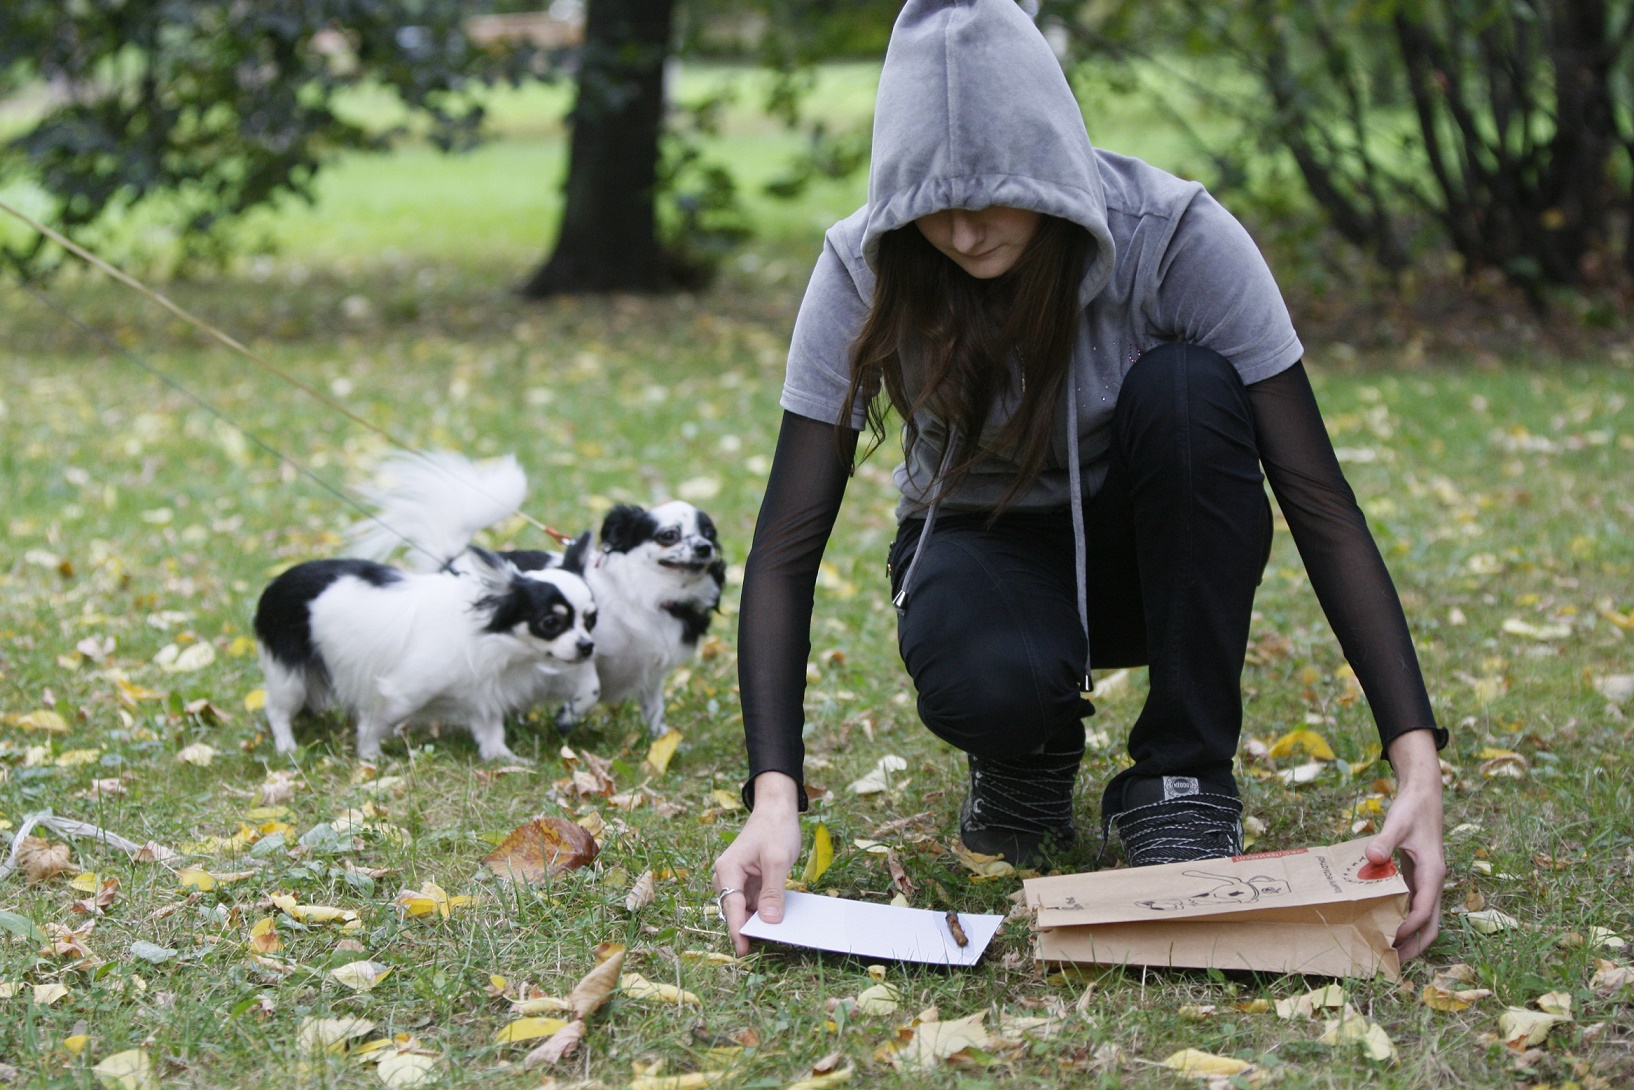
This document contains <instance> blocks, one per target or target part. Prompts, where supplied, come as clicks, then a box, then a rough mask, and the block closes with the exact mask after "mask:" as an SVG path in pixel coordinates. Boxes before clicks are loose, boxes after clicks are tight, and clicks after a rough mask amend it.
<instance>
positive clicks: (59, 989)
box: [34, 983, 68, 1007]
mask: <svg viewBox="0 0 1634 1090" xmlns="http://www.w3.org/2000/svg"><path fill="white" fill-rule="evenodd" d="M67 994H68V987H67V985H65V984H57V983H52V984H36V985H34V1005H35V1006H37V1007H49V1006H51V1005H53V1004H55V1003H56V1002H57V1000H59V999H61V998H62V997H63V996H65V995H67Z"/></svg>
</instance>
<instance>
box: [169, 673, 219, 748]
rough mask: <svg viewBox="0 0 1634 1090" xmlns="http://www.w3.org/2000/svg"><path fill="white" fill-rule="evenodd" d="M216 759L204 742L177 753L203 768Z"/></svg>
mask: <svg viewBox="0 0 1634 1090" xmlns="http://www.w3.org/2000/svg"><path fill="white" fill-rule="evenodd" d="M200 646H206V645H200ZM215 759H216V751H215V750H214V749H211V748H210V747H209V746H207V745H205V744H204V743H203V742H194V743H193V744H192V745H190V746H186V747H185V748H183V749H182V750H181V752H179V753H177V754H176V760H178V761H181V762H183V763H185V764H190V765H198V766H199V767H201V768H202V767H204V766H205V765H208V764H210V763H211V762H212V761H214V760H215Z"/></svg>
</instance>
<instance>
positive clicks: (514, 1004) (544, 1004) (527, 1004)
mask: <svg viewBox="0 0 1634 1090" xmlns="http://www.w3.org/2000/svg"><path fill="white" fill-rule="evenodd" d="M572 1009H573V1005H572V1004H571V1003H569V1002H568V1001H567V1000H565V999H563V998H562V997H560V996H555V995H541V996H538V997H536V998H533V999H513V1000H511V1013H512V1014H518V1015H523V1014H548V1013H551V1012H553V1011H559V1012H561V1013H563V1014H565V1013H567V1012H569V1011H571V1010H572Z"/></svg>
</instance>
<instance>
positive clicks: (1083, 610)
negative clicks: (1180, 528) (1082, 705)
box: [891, 372, 1095, 693]
mask: <svg viewBox="0 0 1634 1090" xmlns="http://www.w3.org/2000/svg"><path fill="white" fill-rule="evenodd" d="M956 441H957V436H956V435H955V433H954V432H953V429H951V428H949V429H948V437H947V449H946V451H944V452H943V454H942V464H941V465H940V466H938V467H937V469H936V480H937V481H940V480H941V479H942V477H943V475H944V474H945V473H947V468H948V465H949V464H950V463H951V462H952V461H953V448H954V445H955V442H956ZM1067 481H1068V491H1070V492H1071V494H1072V496H1071V503H1072V554H1073V557H1074V560H1075V563H1074V565H1073V567H1074V572H1073V574H1074V576H1075V578H1074V582H1075V583H1076V585H1077V589H1078V624H1079V625H1080V626H1081V627H1082V628H1083V630H1084V680H1083V681H1082V683H1081V684H1080V686H1079V691H1081V692H1084V693H1092V692H1094V691H1095V679H1094V677H1093V676H1091V674H1090V669H1089V664H1090V658H1091V656H1090V650H1089V588H1088V586H1087V585H1086V583H1085V579H1086V578H1087V577H1088V573H1087V571H1086V569H1087V567H1088V565H1089V545H1088V542H1087V540H1086V539H1085V534H1084V496H1083V491H1082V489H1083V483H1082V476H1081V471H1080V469H1079V466H1078V383H1077V380H1076V377H1075V376H1074V375H1072V374H1071V373H1070V372H1069V373H1068V375H1067ZM940 506H941V504H940V502H939V501H938V502H934V503H932V504H931V505H930V508H929V510H927V511H926V512H925V525H924V526H923V527H922V528H921V529H920V531H919V542H918V544H917V545H916V546H915V547H914V551H913V559H912V560H910V561H908V570H907V571H905V572H903V573H902V586H901V589H899V590H898V591H897V592H896V597H895V598H893V599H891V604H892V605H894V606H896V611H897V613H898V614H901V613H902V612H903V611H904V610H906V609H907V608H908V588H909V586H910V585H911V584H912V583H913V573H914V569H916V568H918V567H919V559H920V557H922V556H924V555H925V545H926V543H927V542H929V541H930V535H931V530H932V529H933V528H934V527H935V526H936V512H937V510H938V508H940Z"/></svg>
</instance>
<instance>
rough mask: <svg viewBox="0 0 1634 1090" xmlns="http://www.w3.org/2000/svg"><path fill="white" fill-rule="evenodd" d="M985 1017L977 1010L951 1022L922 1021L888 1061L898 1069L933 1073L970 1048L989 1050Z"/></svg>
mask: <svg viewBox="0 0 1634 1090" xmlns="http://www.w3.org/2000/svg"><path fill="white" fill-rule="evenodd" d="M986 1017H987V1012H986V1011H978V1012H977V1013H975V1014H972V1015H969V1016H968V1017H965V1018H958V1019H955V1020H954V1021H951V1022H942V1021H938V1020H936V1019H934V1018H931V1019H922V1020H921V1021H920V1022H919V1024H918V1025H916V1026H915V1027H913V1037H912V1038H911V1039H910V1040H909V1041H907V1043H905V1044H902V1045H900V1046H898V1047H897V1048H896V1049H894V1050H893V1051H892V1052H891V1053H890V1056H889V1059H890V1061H891V1063H892V1065H893V1066H895V1067H897V1068H899V1069H900V1068H902V1067H908V1068H915V1069H919V1070H930V1069H931V1068H934V1067H936V1066H937V1065H938V1064H940V1063H942V1062H943V1061H944V1060H947V1059H948V1058H949V1057H952V1056H954V1055H957V1054H958V1053H960V1052H963V1051H964V1050H965V1049H967V1048H987V1047H989V1046H990V1045H991V1044H992V1041H993V1039H992V1037H991V1036H990V1035H989V1034H988V1032H987V1030H986V1028H985V1027H984V1026H983V1025H982V1022H983V1020H984V1019H986Z"/></svg>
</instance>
